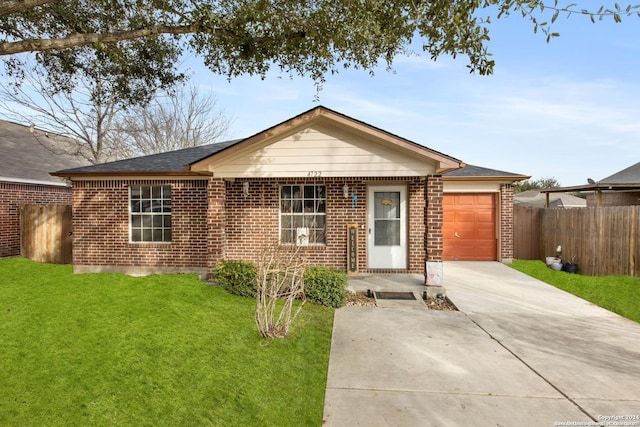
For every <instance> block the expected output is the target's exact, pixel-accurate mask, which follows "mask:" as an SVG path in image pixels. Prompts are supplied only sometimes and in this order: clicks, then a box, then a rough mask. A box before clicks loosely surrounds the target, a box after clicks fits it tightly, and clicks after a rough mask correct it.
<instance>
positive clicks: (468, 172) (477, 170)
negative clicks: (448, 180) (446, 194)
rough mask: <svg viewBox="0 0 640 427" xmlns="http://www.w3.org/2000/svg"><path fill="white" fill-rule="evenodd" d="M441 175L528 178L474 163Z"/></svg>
mask: <svg viewBox="0 0 640 427" xmlns="http://www.w3.org/2000/svg"><path fill="white" fill-rule="evenodd" d="M442 176H443V177H465V178H472V177H476V178H477V177H486V178H490V177H496V178H498V177H500V178H518V179H528V178H529V177H528V176H525V175H522V174H519V173H513V172H505V171H501V170H497V169H489V168H483V167H481V166H475V165H469V164H467V165H465V166H464V167H462V168H460V169H456V170H454V171H451V172H447V173H445V174H443V175H442Z"/></svg>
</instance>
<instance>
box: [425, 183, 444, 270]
mask: <svg viewBox="0 0 640 427" xmlns="http://www.w3.org/2000/svg"><path fill="white" fill-rule="evenodd" d="M425 187H426V195H425V198H426V206H425V207H424V212H425V214H424V223H425V227H426V233H424V237H423V239H424V242H423V245H424V248H425V251H426V255H427V257H426V261H442V245H443V242H442V221H443V213H442V194H443V183H442V176H440V175H430V176H428V177H427V181H426V182H425ZM422 270H423V271H424V268H423V269H422Z"/></svg>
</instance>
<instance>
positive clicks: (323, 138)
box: [209, 125, 435, 177]
mask: <svg viewBox="0 0 640 427" xmlns="http://www.w3.org/2000/svg"><path fill="white" fill-rule="evenodd" d="M391 146H392V145H391V144H389V143H387V144H385V143H384V142H374V141H372V140H368V139H366V138H364V137H361V136H359V135H357V134H355V133H350V132H346V131H344V130H342V129H338V128H334V127H330V126H326V125H316V126H315V127H310V128H306V129H304V130H301V131H299V132H296V133H294V134H292V135H288V136H285V137H284V138H282V139H280V140H277V141H275V142H270V143H268V144H266V145H262V146H258V147H256V146H253V147H251V151H248V152H240V153H234V154H232V155H231V156H228V157H225V158H221V159H220V160H219V161H217V162H214V163H212V164H211V165H210V166H209V170H210V171H211V172H213V174H214V176H216V177H308V176H314V177H342V176H362V177H368V176H424V175H428V174H431V173H434V171H435V161H434V160H432V159H429V158H427V157H422V156H420V157H419V158H418V157H417V156H416V155H415V153H411V154H409V153H408V152H401V151H399V150H398V149H392V148H390V147H391Z"/></svg>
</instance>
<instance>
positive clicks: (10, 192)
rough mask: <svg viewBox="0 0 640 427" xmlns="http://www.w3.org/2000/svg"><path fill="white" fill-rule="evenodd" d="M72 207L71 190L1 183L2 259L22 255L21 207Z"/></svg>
mask: <svg viewBox="0 0 640 427" xmlns="http://www.w3.org/2000/svg"><path fill="white" fill-rule="evenodd" d="M29 204H39V205H70V204H71V188H69V187H59V186H49V185H35V184H19V183H11V182H0V258H2V257H7V256H15V255H20V206H22V205H29Z"/></svg>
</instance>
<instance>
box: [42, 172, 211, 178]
mask: <svg viewBox="0 0 640 427" xmlns="http://www.w3.org/2000/svg"><path fill="white" fill-rule="evenodd" d="M49 175H52V176H58V177H62V178H69V179H73V178H96V177H108V178H114V177H138V176H139V177H150V176H154V177H155V176H167V177H177V176H192V177H202V176H211V175H212V173H211V172H205V171H148V172H123V171H119V172H65V171H59V172H51V173H50V174H49Z"/></svg>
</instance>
